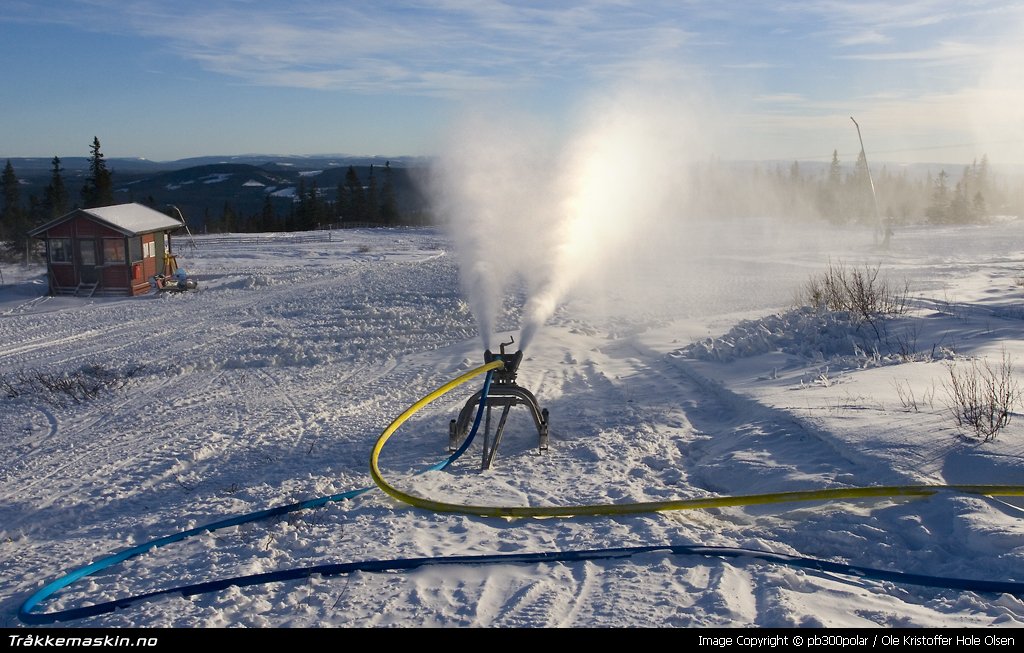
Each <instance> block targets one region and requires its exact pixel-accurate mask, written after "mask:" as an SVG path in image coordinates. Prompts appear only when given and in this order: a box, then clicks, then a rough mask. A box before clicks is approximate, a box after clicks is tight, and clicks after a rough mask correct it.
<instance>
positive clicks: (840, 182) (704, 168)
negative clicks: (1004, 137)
mask: <svg viewBox="0 0 1024 653" xmlns="http://www.w3.org/2000/svg"><path fill="white" fill-rule="evenodd" d="M690 201H691V202H692V203H693V208H692V210H694V211H699V212H700V213H701V214H703V215H706V216H710V217H744V216H768V217H785V218H797V219H810V220H813V219H823V220H826V221H828V222H830V223H833V224H836V225H843V224H858V223H863V224H868V223H874V222H879V221H884V222H888V223H890V224H915V223H924V224H935V225H940V224H976V223H982V222H985V221H986V220H988V219H989V218H991V217H992V216H995V215H1012V216H1024V185H1022V184H1021V183H1020V180H1019V179H1017V180H1015V179H1010V178H1001V177H1000V176H999V175H996V174H995V173H994V172H993V171H992V167H991V165H990V164H989V161H988V156H987V155H983V156H982V157H981V159H980V160H975V161H973V162H972V163H971V164H970V165H966V166H964V167H963V169H962V171H961V173H960V177H959V179H957V180H955V181H954V177H953V176H952V175H950V174H949V173H947V172H946V170H945V168H943V169H941V170H940V172H939V173H938V174H935V175H933V174H932V173H931V172H928V173H927V174H926V175H921V174H912V173H910V172H908V170H907V169H905V168H902V169H899V170H897V171H896V172H893V171H892V170H890V168H889V166H888V165H883V166H881V167H880V168H879V169H876V170H875V172H874V173H871V172H869V169H868V165H867V160H866V158H865V156H864V153H863V152H861V153H860V155H858V157H857V160H856V161H855V162H854V164H853V167H852V169H849V167H848V166H846V167H844V165H843V163H842V162H841V161H840V159H839V154H838V151H833V153H832V160H831V162H830V164H829V165H828V167H827V168H826V169H824V170H821V169H820V168H818V169H816V170H815V171H812V172H806V171H805V170H804V169H803V168H802V167H801V165H800V163H799V162H797V161H793V162H792V163H791V164H789V166H788V167H787V166H784V165H782V164H775V165H774V166H772V167H766V166H764V165H760V164H758V165H754V166H752V167H750V168H747V169H743V170H737V169H736V167H735V166H734V165H731V164H727V163H722V162H718V161H711V162H706V163H702V164H697V165H695V166H694V168H693V169H692V170H691V175H690Z"/></svg>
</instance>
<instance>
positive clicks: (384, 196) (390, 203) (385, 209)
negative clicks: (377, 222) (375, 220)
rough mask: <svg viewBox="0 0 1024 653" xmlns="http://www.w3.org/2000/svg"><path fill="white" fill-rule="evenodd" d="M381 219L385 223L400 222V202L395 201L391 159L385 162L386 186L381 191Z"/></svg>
mask: <svg viewBox="0 0 1024 653" xmlns="http://www.w3.org/2000/svg"><path fill="white" fill-rule="evenodd" d="M380 219H381V221H383V222H384V224H397V223H398V204H397V202H396V201H395V187H394V182H393V181H392V179H391V162H390V161H385V162H384V187H383V188H382V189H381V191H380Z"/></svg>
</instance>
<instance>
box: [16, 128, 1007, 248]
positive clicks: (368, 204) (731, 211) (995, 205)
mask: <svg viewBox="0 0 1024 653" xmlns="http://www.w3.org/2000/svg"><path fill="white" fill-rule="evenodd" d="M63 172H64V170H63V168H62V166H61V161H60V158H59V157H56V156H55V157H53V160H52V169H51V173H50V180H49V183H48V184H47V185H46V187H45V188H44V190H43V193H42V196H41V197H38V196H36V195H31V196H29V197H28V198H27V201H24V200H23V198H22V197H21V189H20V184H19V181H18V177H17V174H16V172H15V170H14V168H13V166H12V165H11V162H10V160H8V161H7V164H6V166H5V167H4V169H3V174H2V177H0V194H2V200H3V204H2V206H0V251H4V252H6V253H7V254H8V255H10V256H15V257H18V256H21V255H24V254H25V252H26V251H28V250H29V249H31V244H32V243H31V241H32V239H31V238H30V237H29V236H28V233H29V232H30V231H31V230H32V229H33V228H35V227H37V226H38V225H40V224H43V223H45V222H47V221H48V220H51V219H53V218H56V217H59V216H61V215H64V214H66V213H67V212H69V211H71V210H74V209H75V208H86V209H87V208H94V207H97V206H107V205H111V204H115V203H116V202H115V199H114V182H113V172H112V171H111V170H110V169H109V168H108V167H107V164H106V161H105V159H104V155H103V153H102V151H101V149H100V141H99V138H97V137H94V138H93V141H92V145H91V146H90V157H89V169H88V175H87V177H86V180H85V183H84V185H83V186H82V188H81V189H80V190H79V193H78V198H79V201H75V202H73V201H72V192H71V191H70V190H69V189H68V188H67V185H66V184H65V182H64V177H63ZM391 175H392V171H391V166H390V162H388V163H385V165H384V166H383V170H382V172H381V174H380V175H379V177H380V179H379V180H378V175H377V174H376V170H375V168H374V166H370V171H369V175H368V179H367V180H365V181H364V180H362V179H361V178H360V177H359V175H358V174H357V172H356V170H355V168H354V167H353V166H349V168H348V170H347V172H346V174H345V177H344V179H343V180H342V181H339V183H338V184H337V188H336V189H335V194H334V199H329V198H328V193H327V192H325V190H324V189H321V188H319V187H318V185H317V183H316V181H315V180H310V181H309V183H307V182H306V179H305V178H300V179H299V183H298V187H297V189H296V192H295V195H294V197H293V198H292V201H291V203H290V207H289V210H288V211H281V210H280V209H279V208H278V207H275V204H274V202H273V201H272V200H271V198H270V196H269V195H267V196H266V197H265V198H264V202H263V206H262V209H261V210H260V211H259V212H256V213H249V214H246V213H243V212H240V211H237V210H236V209H235V208H234V207H233V206H232V204H231V203H230V202H225V203H224V205H223V208H222V210H221V211H220V212H219V214H212V212H211V211H210V210H207V211H206V213H205V215H204V216H203V219H202V224H203V229H204V230H205V231H208V232H267V231H306V230H311V229H320V228H327V227H329V226H330V225H334V224H339V223H341V224H343V223H346V222H347V223H360V224H378V225H382V226H391V225H400V224H410V223H409V222H408V221H405V220H403V216H402V215H401V214H400V213H399V210H398V207H397V202H396V200H395V192H394V185H393V183H392V178H391ZM688 176H689V195H688V197H689V202H690V204H689V206H686V207H681V208H682V210H686V211H691V212H694V213H697V214H700V215H702V216H706V217H750V216H761V217H783V218H796V219H809V220H813V219H821V220H826V221H828V222H830V223H833V224H836V225H842V224H858V223H862V224H876V225H877V224H879V223H880V222H886V223H887V224H890V225H894V224H910V223H928V224H937V225H938V224H967V223H979V222H984V221H985V220H987V219H988V218H989V217H990V216H992V215H1016V216H1022V215H1024V185H1021V184H1020V182H1019V180H1010V179H1000V178H999V177H998V176H997V175H995V174H994V173H993V171H992V169H991V166H990V164H989V162H988V157H987V156H982V158H981V160H980V161H977V160H976V161H974V162H973V163H971V164H970V165H967V166H964V168H963V170H962V172H961V174H960V177H959V179H958V180H956V181H954V180H953V177H952V176H951V175H949V174H948V173H947V172H946V171H945V169H942V170H941V171H940V172H939V173H938V174H937V175H932V174H931V173H928V174H927V175H926V176H923V177H922V176H921V175H911V174H909V173H908V171H907V170H906V169H902V170H898V171H897V172H892V171H890V170H889V168H888V166H882V167H881V169H880V171H878V172H876V174H875V175H874V176H872V175H871V173H870V172H869V169H868V166H867V161H866V158H865V156H864V153H863V152H861V153H860V155H859V156H858V157H857V160H856V162H855V163H854V165H853V167H852V170H851V169H848V168H847V167H844V165H843V163H842V162H841V161H840V159H839V155H838V152H837V151H833V153H832V161H831V163H830V164H829V166H828V167H827V169H825V170H824V171H822V170H820V169H819V170H817V171H812V172H810V173H806V172H805V171H804V170H803V169H802V168H801V166H800V163H799V162H797V161H793V162H792V164H790V165H789V166H788V167H785V166H783V165H781V164H776V165H775V166H774V168H767V167H764V166H763V165H761V164H756V165H753V166H752V167H745V168H740V167H738V166H737V165H736V164H730V163H726V162H720V161H717V160H711V161H708V162H704V163H699V164H695V165H694V166H693V167H692V168H690V169H689V171H688ZM1015 181H1016V185H1014V182H1015ZM872 191H873V192H872ZM141 201H142V203H144V204H148V205H149V206H151V207H153V208H154V209H156V210H160V209H159V208H157V207H156V203H155V201H154V200H153V199H152V198H146V199H144V200H141ZM427 215H429V212H428V213H427ZM415 218H416V220H415V223H416V224H422V223H424V221H423V220H422V219H421V214H417V215H416V216H415ZM426 222H427V223H429V222H430V220H429V219H427V220H426Z"/></svg>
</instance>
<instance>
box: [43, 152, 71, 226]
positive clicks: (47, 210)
mask: <svg viewBox="0 0 1024 653" xmlns="http://www.w3.org/2000/svg"><path fill="white" fill-rule="evenodd" d="M63 172H64V169H63V168H62V167H61V165H60V157H57V156H55V157H53V170H52V172H51V173H50V183H49V184H47V185H46V188H45V189H43V213H44V214H45V217H46V219H48V220H49V219H51V218H58V217H60V216H62V215H64V214H65V213H67V212H68V209H70V208H71V207H70V203H71V196H70V195H69V194H68V189H67V187H66V186H65V185H64V176H63V174H62V173H63Z"/></svg>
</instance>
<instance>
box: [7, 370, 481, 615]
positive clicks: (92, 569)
mask: <svg viewBox="0 0 1024 653" xmlns="http://www.w3.org/2000/svg"><path fill="white" fill-rule="evenodd" d="M492 375H493V372H488V373H487V376H486V377H485V378H484V389H483V394H482V395H481V398H480V406H479V407H478V408H477V413H476V419H475V420H474V421H473V428H472V430H471V431H470V432H469V435H467V436H466V442H465V443H463V445H462V447H460V448H459V450H458V451H456V452H455V453H453V454H452V455H451V456H449V457H448V458H445V459H444V460H443V461H441V462H439V463H437V464H436V465H433V466H431V467H429V468H427V469H425V470H423V471H422V472H419V473H420V474H423V473H426V472H429V471H433V470H437V469H445V468H446V467H448V466H449V465H451V464H452V463H453V462H455V461H456V460H458V458H459V456H461V455H462V454H463V453H465V452H466V449H468V448H469V445H470V444H471V443H472V441H473V438H474V437H476V432H477V429H478V428H479V427H480V419H481V417H482V416H483V414H484V407H485V406H486V405H487V393H488V391H489V390H490V387H491V377H492ZM375 489H377V486H376V485H371V486H370V487H364V488H359V489H358V490H349V491H348V492H342V493H340V494H332V495H330V496H326V497H319V498H317V499H309V500H307V501H299V502H298V503H290V504H288V505H285V506H278V507H276V508H268V509H266V510H258V511H256V512H250V513H247V514H244V515H238V516H235V517H229V518H228V519H222V520H219V521H215V522H210V523H209V524H204V525H202V526H197V527H195V528H190V529H189V530H187V531H181V532H180V533H175V534H173V535H167V536H164V537H160V538H157V539H155V540H150V541H148V542H144V543H142V544H140V545H138V546H133V547H131V548H130V549H125V550H124V551H120V552H118V553H114V554H112V555H109V556H107V557H105V558H100V559H99V560H97V561H96V562H94V563H92V564H89V565H86V566H84V567H79V568H78V569H74V570H72V571H70V572H68V573H67V574H65V575H63V576H61V577H60V578H58V579H56V580H54V581H53V582H51V583H48V584H46V585H44V586H43V587H42V588H40V589H39V590H38V591H37V592H36V593H35V594H33V595H32V596H30V597H28V599H26V600H25V602H24V603H22V605H21V607H20V608H19V609H18V618H19V619H20V620H21V621H22V622H24V623H27V624H50V623H54V622H56V621H69V620H72V619H81V618H82V617H87V616H90V615H93V614H101V613H102V612H109V611H111V610H114V609H115V608H116V607H118V605H115V604H117V603H118V602H117V601H114V602H111V603H110V604H108V603H101V604H99V606H90V607H89V608H74V609H71V610H63V611H60V612H53V613H47V614H39V613H33V612H32V609H33V608H35V607H36V606H37V605H39V604H40V603H42V602H43V601H45V600H46V599H48V598H50V597H51V596H53V595H54V594H56V593H57V592H59V591H60V590H62V589H64V588H65V587H67V586H68V585H71V584H72V583H74V582H75V581H77V580H79V579H82V578H85V577H86V576H91V575H92V574H95V573H96V572H98V571H101V570H103V569H107V568H108V567H112V566H114V565H116V564H118V563H120V562H124V561H125V560H128V559H130V558H134V557H136V556H140V555H142V554H143V553H146V552H148V551H152V550H153V549H158V548H160V547H163V546H167V545H168V544H173V543H175V542H181V541H182V540H186V539H188V538H190V537H194V536H196V535H201V534H202V533H207V532H210V533H212V532H213V531H218V530H220V529H222V528H229V527H231V526H239V525H241V524H248V523H250V522H254V521H261V520H264V519H270V518H271V517H279V516H281V515H287V514H289V513H292V512H296V511H299V510H308V509H310V508H319V507H321V506H324V505H327V504H328V503H334V502H337V501H347V500H349V499H354V498H355V497H357V496H359V495H361V494H366V493H367V492H369V491H370V490H375ZM266 582H269V581H266ZM250 584H251V583H250ZM179 589H181V588H175V589H170V590H166V591H161V592H156V593H153V594H144V595H140V596H138V597H132V598H129V599H123V600H127V601H133V600H136V599H143V598H147V597H150V596H155V595H159V594H166V593H168V592H175V591H178V590H179ZM105 605H110V606H111V607H110V609H109V610H104V611H100V612H95V611H92V612H90V610H91V609H93V608H97V607H100V606H105ZM83 611H84V612H83Z"/></svg>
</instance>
